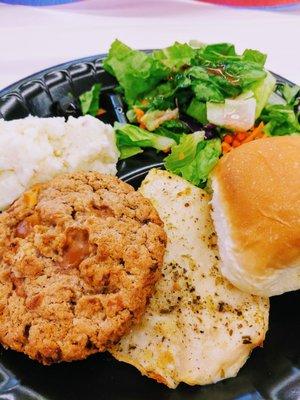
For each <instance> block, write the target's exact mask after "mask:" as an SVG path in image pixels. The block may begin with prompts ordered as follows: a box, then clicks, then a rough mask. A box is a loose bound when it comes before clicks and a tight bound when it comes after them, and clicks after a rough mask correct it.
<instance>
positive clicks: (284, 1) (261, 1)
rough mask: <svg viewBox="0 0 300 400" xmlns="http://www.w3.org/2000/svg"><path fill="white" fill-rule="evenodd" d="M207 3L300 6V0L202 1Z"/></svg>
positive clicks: (242, 5) (251, 5) (248, 5)
mask: <svg viewBox="0 0 300 400" xmlns="http://www.w3.org/2000/svg"><path fill="white" fill-rule="evenodd" d="M202 1H205V2H206V3H214V4H223V5H228V6H239V7H284V6H290V5H293V4H294V5H295V4H299V5H300V0H202Z"/></svg>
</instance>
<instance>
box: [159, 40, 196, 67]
mask: <svg viewBox="0 0 300 400" xmlns="http://www.w3.org/2000/svg"><path fill="white" fill-rule="evenodd" d="M194 55H195V50H194V49H193V48H192V47H191V46H189V45H188V44H186V43H183V44H182V43H178V42H175V43H174V44H173V45H172V46H170V47H167V48H165V49H162V50H157V51H154V52H153V58H154V59H156V60H159V61H160V62H161V63H162V64H164V65H165V67H167V68H168V69H169V70H170V71H171V72H176V71H179V70H180V69H181V68H182V67H185V66H188V65H190V62H191V59H192V58H193V57H194Z"/></svg>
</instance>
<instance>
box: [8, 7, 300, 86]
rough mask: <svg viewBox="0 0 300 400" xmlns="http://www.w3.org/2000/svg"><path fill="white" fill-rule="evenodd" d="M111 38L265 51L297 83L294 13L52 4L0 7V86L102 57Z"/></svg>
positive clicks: (299, 27) (299, 16) (299, 29)
mask: <svg viewBox="0 0 300 400" xmlns="http://www.w3.org/2000/svg"><path fill="white" fill-rule="evenodd" d="M115 38H119V39H121V40H123V41H124V42H126V43H128V44H129V45H131V46H134V47H136V48H144V49H145V48H153V47H160V46H166V45H168V44H171V43H172V42H173V41H175V40H179V41H187V40H189V39H199V40H201V41H204V42H222V41H229V42H233V43H235V44H236V45H237V48H238V49H239V50H242V49H244V48H247V47H252V48H258V49H260V50H261V51H264V52H266V53H268V55H269V57H268V62H267V66H268V68H269V69H271V70H272V71H274V72H277V73H278V74H281V75H283V76H285V77H286V78H288V79H290V80H291V81H294V82H296V83H298V84H299V83H300V55H299V38H300V11H294V12H292V11H291V12H271V11H253V10H251V11H250V10H241V9H234V8H227V7H219V6H213V5H209V4H206V3H201V2H196V1H191V0H140V1H137V0H136V1H134V0H85V1H82V2H79V3H74V4H69V5H64V6H55V7H24V6H10V5H6V4H2V3H0V54H1V55H0V88H3V87H5V86H7V85H9V84H11V83H13V82H15V81H16V80H18V79H21V78H23V77H25V76H27V75H29V74H32V73H34V72H36V71H39V70H41V69H43V68H46V67H49V66H52V65H55V64H58V63H62V62H64V61H67V60H71V59H75V58H79V57H84V56H88V55H93V54H98V53H103V52H106V51H107V50H108V48H109V45H110V43H111V42H112V41H113V40H114V39H115Z"/></svg>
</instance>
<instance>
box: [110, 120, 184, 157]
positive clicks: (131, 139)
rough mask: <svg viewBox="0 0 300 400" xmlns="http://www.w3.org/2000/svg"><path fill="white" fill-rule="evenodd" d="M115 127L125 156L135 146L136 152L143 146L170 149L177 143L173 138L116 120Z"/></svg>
mask: <svg viewBox="0 0 300 400" xmlns="http://www.w3.org/2000/svg"><path fill="white" fill-rule="evenodd" d="M114 128H115V132H116V138H117V146H118V149H119V150H120V152H121V154H122V155H123V158H124V155H125V154H126V155H128V154H130V152H133V151H134V150H133V149H132V148H133V147H134V148H135V151H136V152H137V151H138V148H143V147H152V148H154V149H156V150H161V151H168V150H169V149H170V148H171V147H172V146H173V145H175V144H176V141H175V140H174V139H172V138H169V137H165V136H161V135H157V134H155V133H152V132H148V131H146V130H145V129H141V128H139V127H138V126H135V125H130V124H125V125H122V124H119V123H118V122H116V123H115V126H114ZM126 147H130V148H131V149H130V150H129V149H125V148H126ZM135 154H137V153H135ZM131 155H133V154H131Z"/></svg>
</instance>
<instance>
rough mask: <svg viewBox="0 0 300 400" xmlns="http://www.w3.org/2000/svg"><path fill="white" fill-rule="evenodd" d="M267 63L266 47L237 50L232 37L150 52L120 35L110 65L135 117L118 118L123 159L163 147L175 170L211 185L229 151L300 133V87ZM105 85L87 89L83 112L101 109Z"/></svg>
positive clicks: (170, 167) (107, 62)
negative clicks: (283, 80)
mask: <svg viewBox="0 0 300 400" xmlns="http://www.w3.org/2000/svg"><path fill="white" fill-rule="evenodd" d="M265 62H266V55H265V54H263V53H261V52H260V51H258V50H252V49H246V50H245V51H244V52H243V53H242V54H237V52H236V50H235V47H234V45H232V44H230V43H217V44H209V45H207V44H201V43H192V44H187V43H183V44H182V43H177V42H176V43H174V44H173V45H172V46H170V47H168V48H165V49H162V50H156V51H153V52H151V53H150V52H149V53H145V52H142V51H138V50H133V49H131V48H130V47H128V46H126V45H125V44H124V43H122V42H120V41H119V40H115V41H114V42H113V44H112V45H111V48H110V50H109V53H108V56H107V57H106V59H105V60H104V62H103V67H104V69H105V70H106V71H107V72H108V73H109V74H111V75H113V76H114V77H115V78H116V80H117V82H118V86H117V87H116V89H115V91H116V93H119V94H120V95H121V96H122V98H123V101H124V103H125V105H126V116H127V120H128V123H125V124H120V123H116V124H115V132H116V137H117V145H118V148H119V150H120V154H121V156H120V158H121V159H125V158H128V157H132V156H134V155H137V154H139V153H142V152H143V149H144V148H147V147H148V148H149V147H150V148H153V149H156V150H157V151H162V152H164V153H166V157H165V158H164V164H165V167H166V169H167V170H169V171H171V172H173V173H175V174H178V175H180V176H182V177H184V178H185V179H187V180H188V181H190V182H192V183H193V184H195V185H197V186H200V187H205V185H206V182H207V179H208V175H209V173H210V171H211V170H212V168H213V167H214V166H215V165H216V163H217V162H218V159H219V158H220V157H221V156H222V154H224V153H227V152H229V151H231V150H233V149H234V148H235V147H238V146H240V145H242V144H243V143H246V142H249V141H251V140H255V139H260V138H263V137H265V136H277V135H291V134H299V133H300V124H299V104H300V99H299V90H300V88H299V87H298V86H290V85H287V84H277V83H276V79H275V77H274V76H273V75H272V74H271V73H270V72H268V71H267V70H266V69H265ZM100 89H101V88H100V85H99V84H97V85H95V86H94V87H93V88H92V89H91V90H90V91H89V92H86V93H84V94H83V95H82V96H80V103H81V109H82V113H83V114H91V115H94V116H95V115H99V94H100ZM100 105H101V98H100ZM102 111H103V110H102Z"/></svg>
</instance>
